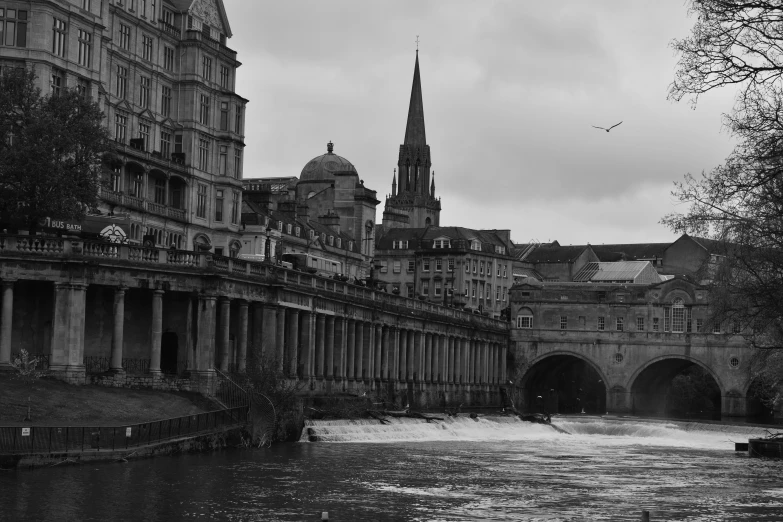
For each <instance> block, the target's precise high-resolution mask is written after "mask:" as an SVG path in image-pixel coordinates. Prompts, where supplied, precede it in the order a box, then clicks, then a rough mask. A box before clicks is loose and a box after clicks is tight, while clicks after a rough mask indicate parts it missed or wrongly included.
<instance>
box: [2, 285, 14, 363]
mask: <svg viewBox="0 0 783 522" xmlns="http://www.w3.org/2000/svg"><path fill="white" fill-rule="evenodd" d="M2 286H3V301H2V310H1V311H0V369H11V368H12V366H11V342H12V334H13V330H14V324H13V323H14V281H11V280H8V279H4V280H3V283H2Z"/></svg>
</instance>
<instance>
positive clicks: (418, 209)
mask: <svg viewBox="0 0 783 522" xmlns="http://www.w3.org/2000/svg"><path fill="white" fill-rule="evenodd" d="M431 167H432V162H431V161H430V146H429V145H427V135H426V133H425V131H424V103H423V102H422V95H421V73H420V72H419V51H418V50H416V66H415V67H414V69H413V87H412V88H411V102H410V105H409V107H408V122H407V125H406V127H405V140H404V141H403V144H402V145H400V155H399V158H398V160H397V170H396V172H395V176H394V179H393V181H392V194H391V195H390V196H388V197H387V198H386V207H385V209H384V212H383V225H384V227H388V228H401V227H402V228H423V227H427V226H430V225H432V226H439V225H440V200H439V199H436V198H435V181H434V178H432V176H431V172H430V168H431Z"/></svg>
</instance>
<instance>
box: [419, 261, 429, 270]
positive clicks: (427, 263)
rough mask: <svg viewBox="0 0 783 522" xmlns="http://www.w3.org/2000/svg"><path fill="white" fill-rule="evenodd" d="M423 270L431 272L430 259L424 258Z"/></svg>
mask: <svg viewBox="0 0 783 522" xmlns="http://www.w3.org/2000/svg"><path fill="white" fill-rule="evenodd" d="M421 271H422V272H429V271H430V260H429V259H423V260H422V268H421Z"/></svg>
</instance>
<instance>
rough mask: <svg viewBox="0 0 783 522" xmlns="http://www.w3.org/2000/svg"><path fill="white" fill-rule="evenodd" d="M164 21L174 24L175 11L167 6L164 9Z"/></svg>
mask: <svg viewBox="0 0 783 522" xmlns="http://www.w3.org/2000/svg"><path fill="white" fill-rule="evenodd" d="M163 23H164V24H166V25H172V26H173V25H174V11H171V10H169V9H166V8H164V9H163Z"/></svg>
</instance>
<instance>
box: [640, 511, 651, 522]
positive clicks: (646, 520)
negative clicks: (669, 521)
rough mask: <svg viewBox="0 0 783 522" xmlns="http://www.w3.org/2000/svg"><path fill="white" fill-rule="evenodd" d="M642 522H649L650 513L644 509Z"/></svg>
mask: <svg viewBox="0 0 783 522" xmlns="http://www.w3.org/2000/svg"><path fill="white" fill-rule="evenodd" d="M642 522H650V512H649V511H647V510H646V509H643V510H642Z"/></svg>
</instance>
